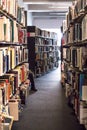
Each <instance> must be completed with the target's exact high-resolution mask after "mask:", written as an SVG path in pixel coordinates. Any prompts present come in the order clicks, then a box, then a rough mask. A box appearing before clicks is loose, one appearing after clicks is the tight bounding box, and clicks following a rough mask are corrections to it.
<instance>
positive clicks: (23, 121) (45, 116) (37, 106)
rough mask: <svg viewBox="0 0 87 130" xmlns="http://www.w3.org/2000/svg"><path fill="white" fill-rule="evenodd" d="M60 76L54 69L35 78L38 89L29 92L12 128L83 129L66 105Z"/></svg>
mask: <svg viewBox="0 0 87 130" xmlns="http://www.w3.org/2000/svg"><path fill="white" fill-rule="evenodd" d="M60 77H61V75H60V69H56V70H53V71H51V72H50V73H48V74H46V75H44V76H41V77H39V78H36V79H35V84H36V88H37V89H38V91H37V92H34V93H30V95H29V97H28V99H27V103H26V105H25V107H24V110H23V112H22V113H21V115H20V119H19V121H17V122H14V123H13V127H12V130H85V128H84V127H83V126H81V125H79V122H78V120H77V118H76V116H75V115H74V113H73V110H72V109H71V108H70V107H68V105H67V100H66V98H65V95H64V90H63V88H62V87H61V85H60Z"/></svg>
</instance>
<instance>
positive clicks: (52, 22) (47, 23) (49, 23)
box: [33, 17, 65, 29]
mask: <svg viewBox="0 0 87 130" xmlns="http://www.w3.org/2000/svg"><path fill="white" fill-rule="evenodd" d="M64 19H65V17H59V18H48V19H47V18H46V19H45V18H43V19H40V18H38V19H37V18H34V19H33V25H35V26H37V27H39V28H43V29H44V28H49V29H50V28H54V29H58V28H60V27H61V25H62V21H63V20H64Z"/></svg>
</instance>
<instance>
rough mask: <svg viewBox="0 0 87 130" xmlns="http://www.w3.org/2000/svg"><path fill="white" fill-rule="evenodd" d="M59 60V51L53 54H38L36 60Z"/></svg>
mask: <svg viewBox="0 0 87 130" xmlns="http://www.w3.org/2000/svg"><path fill="white" fill-rule="evenodd" d="M50 58H53V59H59V53H58V51H53V52H49V51H48V52H43V53H40V52H39V53H36V60H40V59H42V60H44V59H50Z"/></svg>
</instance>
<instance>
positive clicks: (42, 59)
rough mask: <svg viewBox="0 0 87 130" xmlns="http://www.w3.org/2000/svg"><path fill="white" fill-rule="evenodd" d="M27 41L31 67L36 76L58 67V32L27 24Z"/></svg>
mask: <svg viewBox="0 0 87 130" xmlns="http://www.w3.org/2000/svg"><path fill="white" fill-rule="evenodd" d="M27 42H28V49H29V54H28V61H29V69H30V70H31V71H33V73H34V74H35V76H39V75H42V74H45V73H47V72H49V71H50V70H52V69H53V68H54V67H58V60H59V52H58V50H59V47H58V45H57V34H56V33H53V32H48V31H45V30H41V29H40V28H38V27H36V26H27Z"/></svg>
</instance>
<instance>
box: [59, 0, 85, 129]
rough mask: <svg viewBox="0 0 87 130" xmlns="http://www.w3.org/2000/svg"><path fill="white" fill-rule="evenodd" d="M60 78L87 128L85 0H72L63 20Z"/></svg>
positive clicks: (69, 99)
mask: <svg viewBox="0 0 87 130" xmlns="http://www.w3.org/2000/svg"><path fill="white" fill-rule="evenodd" d="M62 28H63V36H62V40H61V46H62V47H61V50H62V64H61V71H62V80H61V83H62V85H63V87H64V89H65V95H66V98H67V99H68V104H69V105H70V106H71V107H72V108H73V110H74V112H75V114H76V116H77V118H78V120H79V123H80V124H83V125H85V127H86V128H87V125H86V122H87V33H86V30H87V2H86V0H77V1H74V2H72V6H71V7H69V10H68V13H67V14H66V20H64V21H63V26H62Z"/></svg>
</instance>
